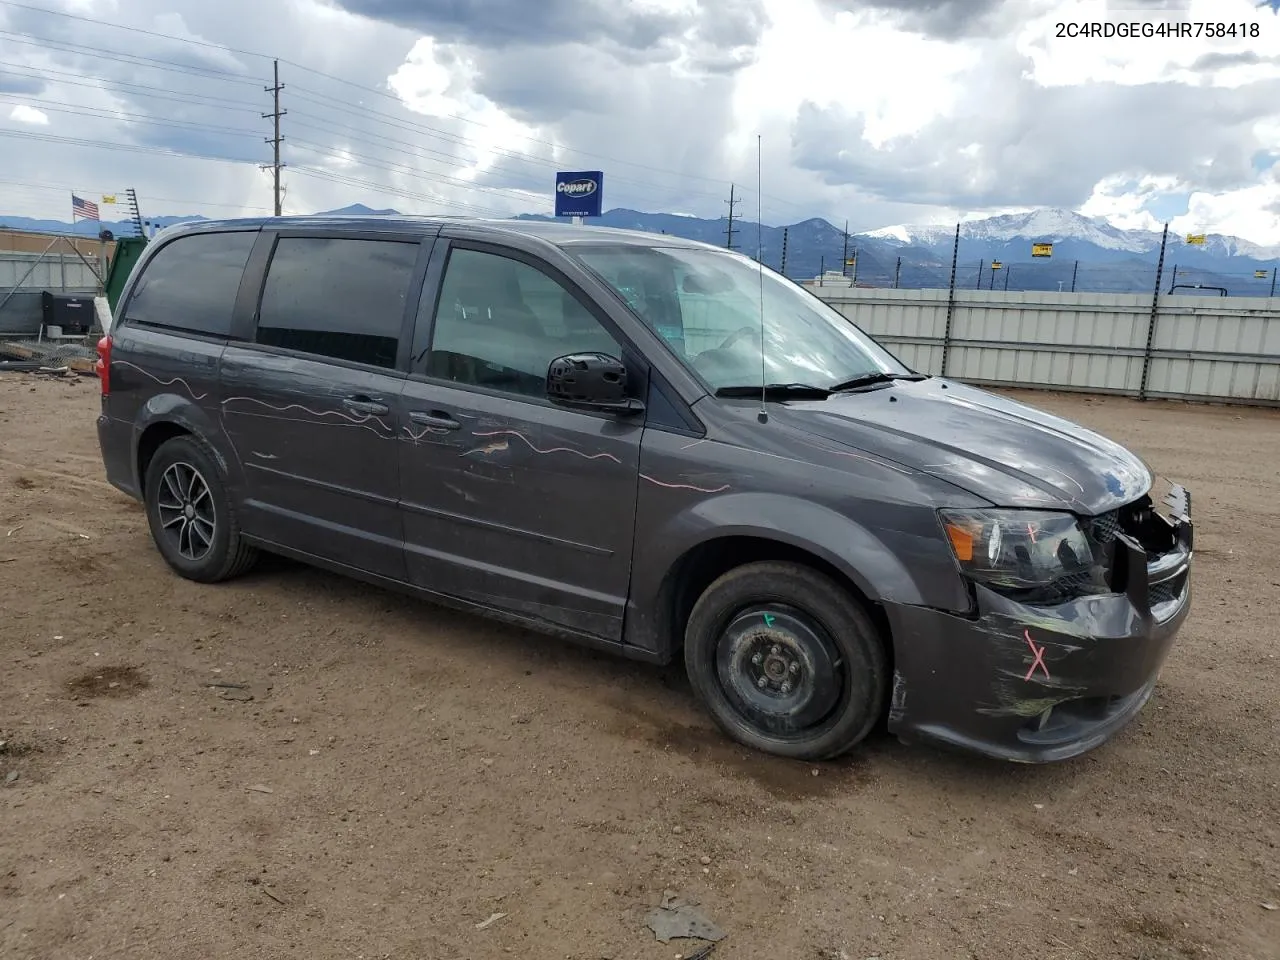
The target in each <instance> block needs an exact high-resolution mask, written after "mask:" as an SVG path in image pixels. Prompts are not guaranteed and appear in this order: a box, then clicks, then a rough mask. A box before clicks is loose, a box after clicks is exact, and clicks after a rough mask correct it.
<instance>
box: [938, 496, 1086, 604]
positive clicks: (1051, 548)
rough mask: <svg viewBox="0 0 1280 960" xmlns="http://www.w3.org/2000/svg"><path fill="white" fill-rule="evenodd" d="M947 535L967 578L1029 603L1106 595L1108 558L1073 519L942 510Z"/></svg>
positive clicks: (1058, 515) (1020, 512)
mask: <svg viewBox="0 0 1280 960" xmlns="http://www.w3.org/2000/svg"><path fill="white" fill-rule="evenodd" d="M940 518H941V520H942V529H943V530H944V531H945V532H946V534H947V541H948V542H949V543H950V544H951V551H952V553H954V554H955V557H956V560H957V561H958V562H959V564H960V569H961V570H963V571H964V573H965V575H966V576H968V577H969V578H971V579H972V580H975V581H977V582H979V583H982V584H984V585H986V586H988V587H990V588H992V589H993V590H996V591H997V592H999V593H1003V594H1007V595H1011V596H1014V597H1016V598H1017V599H1020V600H1023V601H1025V602H1028V603H1054V602H1059V603H1060V602H1062V601H1064V600H1069V599H1072V598H1074V597H1079V596H1084V595H1087V594H1094V593H1106V592H1107V591H1108V589H1109V587H1108V585H1107V576H1106V570H1105V567H1104V559H1105V558H1104V557H1102V556H1101V555H1099V554H1095V552H1094V549H1093V546H1092V544H1091V543H1090V542H1089V540H1088V538H1087V537H1086V536H1085V535H1084V531H1083V530H1081V529H1080V525H1079V523H1077V522H1076V518H1075V517H1073V516H1072V515H1071V514H1069V513H1046V512H1043V511H1038V510H942V511H940Z"/></svg>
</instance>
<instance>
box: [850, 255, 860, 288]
mask: <svg viewBox="0 0 1280 960" xmlns="http://www.w3.org/2000/svg"><path fill="white" fill-rule="evenodd" d="M857 285H858V248H857V247H854V248H853V277H852V278H851V279H850V281H849V286H851V287H856V286H857Z"/></svg>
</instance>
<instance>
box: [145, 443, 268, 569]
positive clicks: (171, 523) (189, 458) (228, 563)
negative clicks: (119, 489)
mask: <svg viewBox="0 0 1280 960" xmlns="http://www.w3.org/2000/svg"><path fill="white" fill-rule="evenodd" d="M144 490H145V500H146V506H147V522H148V524H149V525H150V527H151V536H152V538H153V539H154V540H155V543H156V547H157V548H158V549H159V551H160V554H161V556H163V557H164V559H165V561H166V562H167V563H168V564H169V566H170V567H172V568H173V569H174V570H175V571H177V572H178V573H179V574H181V575H182V576H184V577H186V578H187V579H189V580H196V581H199V582H202V583H214V582H216V581H219V580H226V579H228V578H230V577H233V576H237V575H239V574H241V573H243V572H244V571H246V570H247V569H248V568H249V567H250V566H251V565H252V564H253V561H254V560H255V559H256V558H257V551H256V550H255V549H254V548H253V547H251V546H249V545H248V544H246V543H244V542H242V540H241V538H240V524H239V521H238V519H237V516H236V512H235V508H234V505H233V504H232V502H231V498H230V496H229V494H228V492H227V487H226V484H225V483H224V481H223V478H222V475H221V473H220V471H219V470H218V466H217V463H216V461H215V459H214V457H213V455H212V453H211V452H210V451H209V450H208V448H207V447H206V446H205V444H204V443H203V441H201V440H198V439H197V438H196V437H194V436H190V435H187V436H180V437H174V438H173V439H171V440H168V441H166V442H165V443H163V444H162V445H161V446H160V449H159V450H157V451H156V453H155V456H154V457H152V459H151V462H150V464H148V466H147V475H146V480H145V486H144Z"/></svg>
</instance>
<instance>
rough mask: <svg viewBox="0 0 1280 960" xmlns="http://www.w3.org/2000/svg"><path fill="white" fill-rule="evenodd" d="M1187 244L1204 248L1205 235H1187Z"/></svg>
mask: <svg viewBox="0 0 1280 960" xmlns="http://www.w3.org/2000/svg"><path fill="white" fill-rule="evenodd" d="M1187 243H1190V244H1192V245H1193V246H1197V247H1203V246H1204V234H1203V233H1188V234H1187Z"/></svg>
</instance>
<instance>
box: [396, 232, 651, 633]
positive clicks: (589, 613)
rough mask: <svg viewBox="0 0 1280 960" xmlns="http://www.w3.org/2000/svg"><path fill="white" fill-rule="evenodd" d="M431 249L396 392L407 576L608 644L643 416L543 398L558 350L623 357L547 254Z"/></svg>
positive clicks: (616, 623) (628, 535) (618, 602)
mask: <svg viewBox="0 0 1280 960" xmlns="http://www.w3.org/2000/svg"><path fill="white" fill-rule="evenodd" d="M443 246H444V244H440V245H439V247H443ZM439 247H438V248H437V249H438V250H439ZM443 255H444V256H446V257H447V260H446V262H445V264H444V269H443V276H442V278H441V280H440V285H439V294H438V296H430V295H429V293H430V291H426V292H424V296H423V298H422V305H421V307H420V311H419V316H418V319H417V333H416V335H415V339H414V342H415V354H416V355H415V357H414V359H413V367H412V370H411V372H410V377H409V381H408V383H407V385H406V387H405V390H404V393H403V394H402V398H403V403H404V408H403V409H404V411H405V417H406V425H405V429H404V431H403V433H402V436H401V443H400V447H401V454H400V477H401V492H400V499H401V508H402V510H403V516H404V531H405V541H406V551H407V552H406V559H407V564H408V570H409V577H410V581H411V582H412V583H414V584H416V585H417V586H419V587H422V588H424V589H427V590H430V591H434V592H437V593H441V594H446V595H450V596H454V597H459V598H462V599H464V600H467V601H470V602H473V603H477V604H480V605H483V606H486V607H491V608H497V609H500V610H504V611H507V612H509V613H513V614H516V615H518V616H521V617H526V618H530V619H536V620H540V621H543V622H549V623H552V624H554V625H556V626H559V627H562V628H564V629H568V630H571V631H574V632H576V633H581V634H587V635H590V636H593V637H600V638H604V639H609V640H615V641H617V640H620V639H621V636H622V619H623V610H624V606H625V604H626V600H627V592H628V588H629V585H630V575H631V546H632V535H633V526H634V521H635V507H636V487H637V484H638V481H639V453H640V439H641V435H642V433H643V418H630V419H620V418H618V417H615V416H612V415H606V414H597V413H588V412H581V411H577V410H569V409H565V408H563V407H558V406H555V405H553V404H552V403H551V402H550V401H549V400H548V399H547V398H546V372H547V367H548V365H549V364H550V362H551V360H553V359H554V358H556V357H559V356H563V355H565V354H569V353H578V352H584V351H595V352H601V353H607V354H610V355H611V356H614V357H616V358H618V359H624V358H625V357H626V351H625V350H624V348H623V346H622V345H621V342H620V339H619V336H618V335H617V334H616V333H615V332H614V331H613V330H612V329H611V327H610V326H609V325H608V321H607V319H606V318H605V317H604V314H603V312H602V311H599V310H598V309H597V308H596V307H595V306H594V305H593V304H592V303H591V301H590V300H589V298H588V297H587V296H586V294H585V293H583V292H582V291H580V290H578V289H576V288H575V287H573V286H571V285H570V283H569V282H568V281H567V279H566V278H564V277H563V276H562V275H558V274H557V272H556V271H555V270H554V268H553V267H551V266H550V265H549V264H546V263H544V262H541V261H539V260H538V259H537V258H534V257H531V256H529V255H527V254H524V253H522V252H519V251H516V250H512V249H507V248H504V247H500V246H495V245H492V244H482V243H478V242H466V243H462V242H458V241H454V242H453V243H452V244H451V246H450V248H449V249H448V250H447V252H445V253H444V254H443ZM431 275H432V276H440V272H439V270H438V269H435V268H433V269H432V271H431ZM427 344H429V347H427V348H426V349H423V347H424V346H426V345H427ZM420 345H421V346H420ZM642 379H643V372H642V371H631V370H629V380H635V381H641V380H642ZM636 386H637V390H639V389H641V388H642V387H643V383H642V382H638V383H637V384H636ZM640 395H641V396H642V395H643V394H640Z"/></svg>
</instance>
